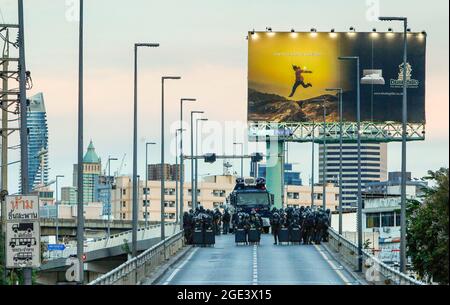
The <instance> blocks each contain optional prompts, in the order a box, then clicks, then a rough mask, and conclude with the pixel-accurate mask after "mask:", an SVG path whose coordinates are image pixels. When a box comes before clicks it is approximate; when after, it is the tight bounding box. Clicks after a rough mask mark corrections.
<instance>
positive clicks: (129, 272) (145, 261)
mask: <svg viewBox="0 0 450 305" xmlns="http://www.w3.org/2000/svg"><path fill="white" fill-rule="evenodd" d="M183 246H184V235H183V231H179V232H178V233H176V234H174V235H172V236H170V237H168V238H166V239H165V240H163V241H160V242H159V243H157V244H156V245H154V246H153V247H151V248H149V249H148V250H146V251H144V252H143V253H141V254H140V255H138V256H136V257H135V258H132V259H130V260H129V261H127V262H125V263H123V264H122V265H120V266H119V267H117V268H115V269H113V270H111V271H110V272H108V273H106V274H104V275H102V276H100V277H99V278H97V279H96V280H94V281H92V282H90V283H89V284H88V285H136V284H139V283H140V282H141V281H142V280H143V279H145V278H146V277H148V276H149V274H150V273H151V272H152V271H154V270H155V268H156V267H157V266H159V265H160V264H161V263H163V262H164V261H165V260H166V259H167V258H169V257H170V256H172V255H174V254H175V253H176V252H178V250H180V249H181V248H182V247H183Z"/></svg>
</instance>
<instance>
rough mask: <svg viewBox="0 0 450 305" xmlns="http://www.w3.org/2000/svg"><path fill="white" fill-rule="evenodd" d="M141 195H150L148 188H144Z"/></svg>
mask: <svg viewBox="0 0 450 305" xmlns="http://www.w3.org/2000/svg"><path fill="white" fill-rule="evenodd" d="M143 193H144V195H150V188H148V187H144V189H143Z"/></svg>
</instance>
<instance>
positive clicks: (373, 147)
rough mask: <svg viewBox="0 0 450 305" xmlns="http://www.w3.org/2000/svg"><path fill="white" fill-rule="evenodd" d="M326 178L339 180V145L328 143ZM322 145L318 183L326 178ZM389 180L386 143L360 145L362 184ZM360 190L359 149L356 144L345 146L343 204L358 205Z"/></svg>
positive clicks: (343, 154) (321, 146)
mask: <svg viewBox="0 0 450 305" xmlns="http://www.w3.org/2000/svg"><path fill="white" fill-rule="evenodd" d="M326 150H327V151H326V156H325V162H326V181H327V182H330V183H335V184H336V185H338V182H339V144H327V145H326ZM323 153H324V149H323V145H322V144H321V145H319V182H320V183H322V181H323V175H322V173H323V165H324V164H323ZM385 180H387V144H386V143H363V144H361V184H362V191H363V192H364V185H365V184H366V183H370V182H379V181H385ZM357 193H358V150H357V144H356V143H345V144H343V147H342V205H343V206H344V207H356V205H357Z"/></svg>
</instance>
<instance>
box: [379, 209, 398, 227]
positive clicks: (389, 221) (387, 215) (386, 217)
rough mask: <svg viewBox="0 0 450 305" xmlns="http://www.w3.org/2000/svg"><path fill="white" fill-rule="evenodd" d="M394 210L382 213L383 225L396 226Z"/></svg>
mask: <svg viewBox="0 0 450 305" xmlns="http://www.w3.org/2000/svg"><path fill="white" fill-rule="evenodd" d="M394 219H395V216H394V212H384V213H381V226H382V227H394V226H395V224H394Z"/></svg>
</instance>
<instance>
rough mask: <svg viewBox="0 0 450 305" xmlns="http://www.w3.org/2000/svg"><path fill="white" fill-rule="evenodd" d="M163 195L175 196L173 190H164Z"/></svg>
mask: <svg viewBox="0 0 450 305" xmlns="http://www.w3.org/2000/svg"><path fill="white" fill-rule="evenodd" d="M164 194H166V195H175V189H172V188H170V189H164Z"/></svg>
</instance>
